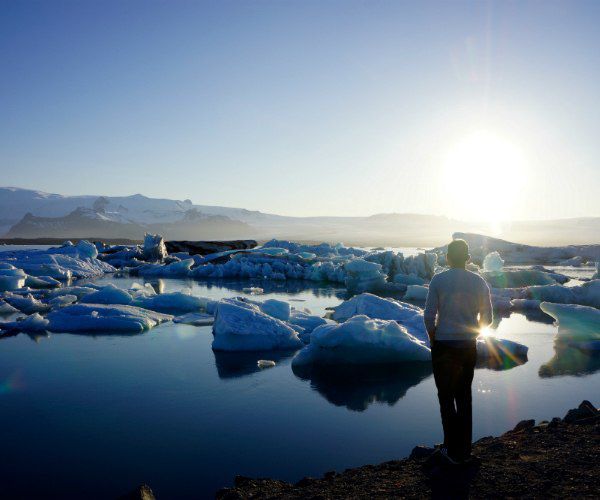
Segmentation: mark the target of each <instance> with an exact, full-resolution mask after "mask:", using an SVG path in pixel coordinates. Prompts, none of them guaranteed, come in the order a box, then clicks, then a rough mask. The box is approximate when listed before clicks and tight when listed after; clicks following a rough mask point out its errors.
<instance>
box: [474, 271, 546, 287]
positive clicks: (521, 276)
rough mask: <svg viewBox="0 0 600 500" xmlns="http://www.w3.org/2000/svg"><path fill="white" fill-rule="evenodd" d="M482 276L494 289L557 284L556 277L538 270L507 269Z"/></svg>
mask: <svg viewBox="0 0 600 500" xmlns="http://www.w3.org/2000/svg"><path fill="white" fill-rule="evenodd" d="M482 276H483V277H484V278H485V280H486V281H487V282H488V284H489V285H490V287H492V288H522V287H526V286H535V285H552V284H556V283H557V281H556V279H555V275H553V274H550V273H547V272H544V271H540V270H538V269H510V270H508V269H505V270H504V271H488V272H483V273H482Z"/></svg>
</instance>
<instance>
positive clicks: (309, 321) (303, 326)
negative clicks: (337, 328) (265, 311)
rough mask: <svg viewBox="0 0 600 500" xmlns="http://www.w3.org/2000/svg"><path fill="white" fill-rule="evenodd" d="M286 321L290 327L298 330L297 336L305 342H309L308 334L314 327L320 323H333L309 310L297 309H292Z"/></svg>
mask: <svg viewBox="0 0 600 500" xmlns="http://www.w3.org/2000/svg"><path fill="white" fill-rule="evenodd" d="M288 323H289V324H290V325H291V326H292V328H294V329H295V330H297V331H298V338H299V339H300V340H302V342H304V343H305V344H308V343H309V342H310V335H311V333H312V332H313V331H314V330H315V328H317V327H318V326H321V325H328V324H329V325H333V324H335V322H334V321H331V320H330V319H325V318H321V317H320V316H315V315H312V314H310V313H309V312H306V311H299V310H297V309H293V310H292V312H291V314H290V319H289V320H288Z"/></svg>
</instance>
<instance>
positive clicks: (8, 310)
mask: <svg viewBox="0 0 600 500" xmlns="http://www.w3.org/2000/svg"><path fill="white" fill-rule="evenodd" d="M18 312H19V310H18V309H17V308H15V307H13V306H11V305H10V304H9V303H8V302H6V301H5V300H2V299H0V314H3V315H7V314H14V313H18Z"/></svg>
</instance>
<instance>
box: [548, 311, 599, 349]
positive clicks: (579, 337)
mask: <svg viewBox="0 0 600 500" xmlns="http://www.w3.org/2000/svg"><path fill="white" fill-rule="evenodd" d="M540 309H541V310H542V311H544V312H545V313H546V314H548V315H550V316H552V317H553V318H554V319H555V320H556V321H557V322H558V338H557V340H568V341H596V340H600V310H598V309H596V308H594V307H587V306H580V305H573V304H553V303H550V302H542V303H541V304H540Z"/></svg>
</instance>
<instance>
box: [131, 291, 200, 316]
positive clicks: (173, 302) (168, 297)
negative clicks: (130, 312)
mask: <svg viewBox="0 0 600 500" xmlns="http://www.w3.org/2000/svg"><path fill="white" fill-rule="evenodd" d="M207 301H208V299H206V298H204V297H196V296H194V295H190V294H188V293H184V292H170V293H160V294H157V295H152V296H139V297H136V298H135V299H134V300H133V301H132V302H131V304H132V305H134V306H138V307H142V308H144V309H150V310H152V311H159V312H164V313H174V314H175V313H176V314H183V313H189V312H200V311H203V310H206V304H207Z"/></svg>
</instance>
